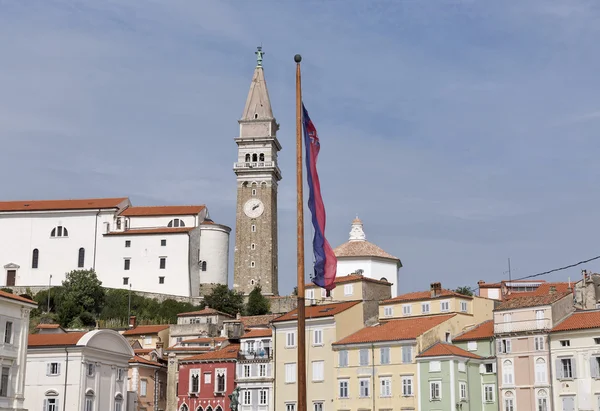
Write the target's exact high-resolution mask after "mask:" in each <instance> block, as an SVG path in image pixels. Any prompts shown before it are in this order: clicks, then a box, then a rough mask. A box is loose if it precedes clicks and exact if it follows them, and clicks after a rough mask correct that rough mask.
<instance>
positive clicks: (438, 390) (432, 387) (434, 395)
mask: <svg viewBox="0 0 600 411" xmlns="http://www.w3.org/2000/svg"><path fill="white" fill-rule="evenodd" d="M429 399H430V400H431V401H437V400H441V399H442V382H441V381H430V382H429Z"/></svg>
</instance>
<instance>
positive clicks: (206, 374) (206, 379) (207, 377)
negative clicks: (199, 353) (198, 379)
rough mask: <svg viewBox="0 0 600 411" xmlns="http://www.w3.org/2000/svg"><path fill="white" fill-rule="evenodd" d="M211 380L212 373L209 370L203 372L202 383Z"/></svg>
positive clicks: (208, 382) (207, 382)
mask: <svg viewBox="0 0 600 411" xmlns="http://www.w3.org/2000/svg"><path fill="white" fill-rule="evenodd" d="M211 381H212V374H211V373H209V372H205V373H204V384H210V382H211Z"/></svg>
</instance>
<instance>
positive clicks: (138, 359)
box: [129, 355, 163, 367]
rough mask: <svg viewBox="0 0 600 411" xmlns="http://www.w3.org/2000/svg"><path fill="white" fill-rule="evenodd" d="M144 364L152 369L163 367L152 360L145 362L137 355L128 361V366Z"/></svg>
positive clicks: (144, 359)
mask: <svg viewBox="0 0 600 411" xmlns="http://www.w3.org/2000/svg"><path fill="white" fill-rule="evenodd" d="M136 363H137V364H144V365H152V366H154V367H162V366H163V365H162V364H160V363H158V362H156V361H152V360H147V359H146V358H144V357H140V356H139V355H134V356H133V358H131V359H130V360H129V364H136Z"/></svg>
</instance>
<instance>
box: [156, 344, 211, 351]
mask: <svg viewBox="0 0 600 411" xmlns="http://www.w3.org/2000/svg"><path fill="white" fill-rule="evenodd" d="M179 344H181V343H178V344H175V345H172V346H170V347H169V348H167V350H166V351H183V352H195V351H211V350H212V349H213V347H209V346H206V345H191V346H188V347H182V346H180V345H179Z"/></svg>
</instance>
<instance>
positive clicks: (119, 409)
mask: <svg viewBox="0 0 600 411" xmlns="http://www.w3.org/2000/svg"><path fill="white" fill-rule="evenodd" d="M122 410H123V400H121V399H118V400H115V411H122Z"/></svg>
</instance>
